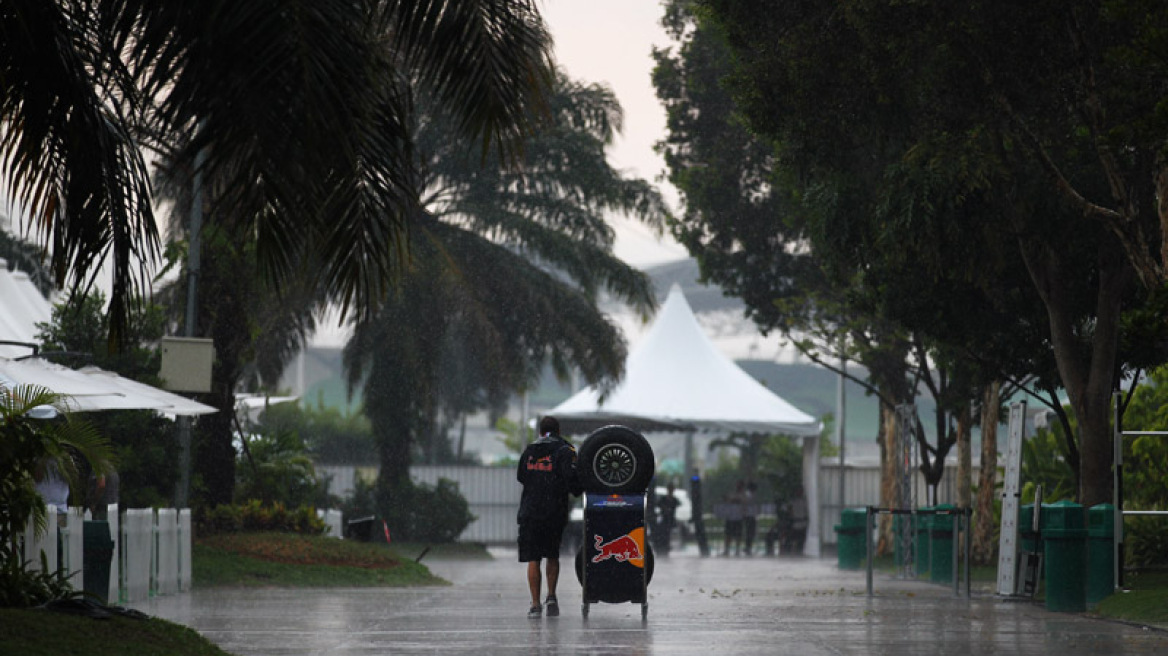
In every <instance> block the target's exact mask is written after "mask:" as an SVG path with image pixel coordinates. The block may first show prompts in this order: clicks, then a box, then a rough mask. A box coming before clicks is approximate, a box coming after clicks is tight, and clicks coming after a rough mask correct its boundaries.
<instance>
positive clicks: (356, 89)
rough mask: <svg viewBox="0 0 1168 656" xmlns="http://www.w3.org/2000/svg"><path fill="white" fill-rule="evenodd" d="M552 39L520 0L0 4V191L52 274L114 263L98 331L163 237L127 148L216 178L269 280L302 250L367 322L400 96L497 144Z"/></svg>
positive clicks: (83, 276)
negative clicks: (415, 92)
mask: <svg viewBox="0 0 1168 656" xmlns="http://www.w3.org/2000/svg"><path fill="white" fill-rule="evenodd" d="M549 43H550V42H549V39H548V37H547V34H546V31H545V29H544V26H543V23H542V21H541V19H540V17H539V15H538V12H537V11H536V8H535V3H534V0H249V1H248V2H237V1H236V0H206V1H204V2H199V3H177V2H156V1H155V0H106V1H101V2H98V1H96V0H0V71H3V75H2V76H0V80H2V82H0V84H2V85H3V86H2V87H0V167H3V170H4V171H5V174H6V176H5V179H4V182H3V184H4V187H3V193H4V196H5V197H6V199H8V200H11V201H15V202H16V203H18V204H19V205H20V206H22V207H23V209H24V210H25V211H26V212H27V215H28V217H29V221H30V227H31V228H32V230H33V232H34V233H35V234H36V236H37V237H38V239H39V241H40V242H41V243H42V244H44V245H47V246H51V258H52V266H53V270H54V274H55V277H56V279H57V283H58V284H60V285H66V284H67V285H70V286H71V287H73V288H81V289H88V287H89V286H90V285H91V284H92V283H93V280H94V276H95V275H96V273H97V270H98V267H99V265H100V264H101V263H102V261H103V260H104V259H105V257H106V256H107V255H110V256H112V262H113V289H112V293H111V298H110V303H111V315H112V316H113V318H114V319H115V321H114V322H112V324H111V329H112V331H113V332H114V337H116V336H117V333H118V331H119V330H120V329H121V328H123V327H124V326H125V321H124V317H125V316H126V312H127V306H128V304H129V303H130V300H129V299H130V298H131V297H132V295H133V294H132V292H133V291H135V287H141V286H144V284H145V282H146V281H147V280H148V279H149V278H148V275H149V273H150V272H149V271H148V270H149V269H150V268H151V267H152V266H153V265H154V264H156V263H157V256H158V251H159V245H160V243H159V236H158V229H157V227H156V225H155V221H154V215H153V211H152V208H151V206H152V201H153V196H152V189H151V186H150V184H149V180H148V167H147V165H146V163H145V157H144V155H143V152H149V153H152V154H154V155H158V156H160V157H161V158H163V159H165V160H166V161H168V162H169V163H170V165H171V166H174V167H177V168H180V169H184V170H186V171H188V172H190V171H194V170H195V169H196V168H197V169H198V170H199V172H200V173H201V174H203V175H204V178H205V179H206V180H208V181H213V183H214V184H215V185H216V187H215V188H214V189H213V190H212V192H211V193H210V194H209V199H210V204H209V207H208V210H209V213H210V214H211V216H216V215H218V214H219V213H221V212H222V213H224V214H228V215H230V216H231V217H232V221H233V222H234V223H235V226H234V227H235V229H236V230H237V231H238V234H246V235H248V236H249V238H254V240H255V244H256V257H257V259H258V262H259V264H260V268H261V271H262V272H263V273H264V274H265V275H266V276H267V277H268V278H269V279H270V280H272V281H273V282H275V283H277V284H280V283H283V282H285V281H286V280H287V279H288V278H289V276H290V274H291V273H292V271H293V270H294V269H295V267H297V266H299V265H300V264H301V263H302V262H303V261H304V258H305V257H307V256H308V255H309V254H311V255H313V256H314V257H317V258H318V261H319V263H320V266H318V267H316V268H314V269H313V271H314V272H316V274H317V277H318V278H319V280H320V282H321V285H322V286H323V288H324V289H325V290H326V291H327V293H328V294H329V295H330V296H331V297H332V298H334V299H335V300H337V301H338V302H339V303H340V304H341V306H342V307H343V308H345V309H346V310H348V309H352V310H355V311H357V312H358V313H359V314H365V315H368V314H369V313H371V312H372V311H373V309H374V308H375V307H376V306H377V303H378V302H379V300H380V299H381V298H382V297H383V296H384V294H385V293H386V291H387V290H388V287H389V285H390V283H391V281H392V278H393V276H394V275H395V272H396V271H397V270H398V267H399V265H400V257H401V255H402V253H403V247H404V240H403V237H402V235H403V234H404V233H403V231H404V229H405V227H406V224H405V219H406V217H407V216H409V213H410V211H411V210H412V208H413V207H414V206H415V205H416V193H415V191H414V190H413V189H412V187H411V185H410V180H411V177H410V171H411V170H412V169H411V167H412V164H413V159H412V154H411V144H410V141H409V138H408V130H407V128H406V122H405V121H406V117H407V116H408V115H409V114H410V107H409V102H410V101H409V90H410V89H412V88H413V87H415V86H418V85H421V86H425V87H427V88H429V89H431V90H432V91H433V93H435V94H436V95H437V97H439V98H440V99H441V101H442V102H443V104H444V105H445V106H446V107H447V108H448V109H449V110H450V112H451V113H452V114H453V115H454V116H456V117H457V120H456V121H455V124H456V126H457V128H458V129H459V130H460V133H461V134H463V135H464V136H467V137H471V138H473V139H474V140H478V141H481V142H482V143H484V144H489V145H491V146H499V148H500V150H499V151H498V152H500V153H502V154H504V155H507V156H514V152H513V150H512V148H511V144H513V143H515V142H516V140H517V138H518V137H519V136H520V135H522V134H524V133H525V132H526V131H527V129H528V127H529V123H530V119H531V117H532V116H533V112H531V111H530V110H531V108H532V106H533V105H535V104H538V103H539V98H540V97H541V95H542V92H543V89H544V88H545V87H546V86H547V84H548V74H547V71H548V70H549V54H548V52H549V48H550V45H549ZM196 163H198V164H196Z"/></svg>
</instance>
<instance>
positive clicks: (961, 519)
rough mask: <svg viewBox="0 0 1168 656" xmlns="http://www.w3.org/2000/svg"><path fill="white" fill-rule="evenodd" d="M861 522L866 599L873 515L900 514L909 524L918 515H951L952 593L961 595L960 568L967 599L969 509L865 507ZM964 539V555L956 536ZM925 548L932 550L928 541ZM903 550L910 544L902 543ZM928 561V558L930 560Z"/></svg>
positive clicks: (872, 549) (872, 550)
mask: <svg viewBox="0 0 1168 656" xmlns="http://www.w3.org/2000/svg"><path fill="white" fill-rule="evenodd" d="M866 510H867V512H866V513H865V519H864V536H865V541H866V542H865V547H866V549H867V554H868V557H867V561H868V566H867V572H866V576H867V587H868V596H869V597H871V596H873V592H872V570H873V561H874V560H875V558H873V555H874V554H875V552H876V545H875V544H874V543H873V533H875V530H876V516H877V515H893V516H896V515H904V516H908V517H910V518H911V521H912V523H913V524H915V523H916V518H917V517H918V516H921V515H951V516H952V517H953V520H954V526H953V540H952V542H953V559H952V561H951V562H952V563H953V594H954V595H960V594H961V579H960V577H959V576H958V574H959V572H960V568H961V565H964V568H965V596H966V597H967V598H968V597H970V596H971V595H972V593H971V589H972V587H971V578H972V576H971V572H970V559H969V557H970V552H971V551H972V549H973V531H972V530H970V529H971V527H972V525H973V521H972V520H973V509H972V508H953V509H951V510H949V509H939V510H938V509H920V510H914V509H904V508H877V507H874V506H868V507H867V509H866ZM962 534H964V536H965V549H964V553H963V552H962V549H961V548H960V544H961V543H960V541H959V540H958V539H957V536H958V535H962ZM929 543H930V544H929V548H930V550H931V549H932V540H930V541H929ZM905 548H906V549H911V548H912V545H911V543H907V544H905ZM931 560H932V559H931V558H930V561H931Z"/></svg>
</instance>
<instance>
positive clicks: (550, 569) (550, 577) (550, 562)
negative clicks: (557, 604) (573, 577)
mask: <svg viewBox="0 0 1168 656" xmlns="http://www.w3.org/2000/svg"><path fill="white" fill-rule="evenodd" d="M537 576H538V574H537ZM559 582H560V559H559V558H548V559H547V584H548V585H547V587H548V596H549V597H554V596H556V584H557V583H559Z"/></svg>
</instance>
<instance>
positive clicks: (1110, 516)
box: [1087, 503, 1115, 538]
mask: <svg viewBox="0 0 1168 656" xmlns="http://www.w3.org/2000/svg"><path fill="white" fill-rule="evenodd" d="M1087 528H1088V531H1089V532H1090V534H1091V537H1093V538H1110V537H1113V536H1114V535H1115V506H1113V505H1111V504H1110V503H1101V504H1099V505H1097V506H1091V507H1090V508H1088V509H1087Z"/></svg>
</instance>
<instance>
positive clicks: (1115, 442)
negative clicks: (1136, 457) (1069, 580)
mask: <svg viewBox="0 0 1168 656" xmlns="http://www.w3.org/2000/svg"><path fill="white" fill-rule="evenodd" d="M1120 396H1121V395H1120V393H1119V392H1113V393H1112V397H1113V399H1114V402H1113V403H1112V410H1113V412H1114V413H1115V416H1114V418H1113V421H1112V423H1111V428H1112V439H1111V444H1112V448H1113V453H1112V458H1113V462H1112V467H1111V477H1112V478H1111V483H1112V486H1111V498H1112V505H1113V506H1114V507H1115V525H1114V527H1113V530H1112V538H1111V548H1112V568H1113V570H1112V576H1113V577H1114V578H1113V579H1112V583H1113V585H1114V589H1115V590H1119V589H1121V588H1122V587H1123V518H1124V517H1132V516H1139V515H1145V516H1153V517H1168V511H1165V510H1124V509H1123V438H1125V437H1135V436H1140V435H1143V436H1149V437H1168V431H1138V430H1130V431H1129V430H1123V415H1122V414H1121V409H1122V404H1121V399H1120Z"/></svg>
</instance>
